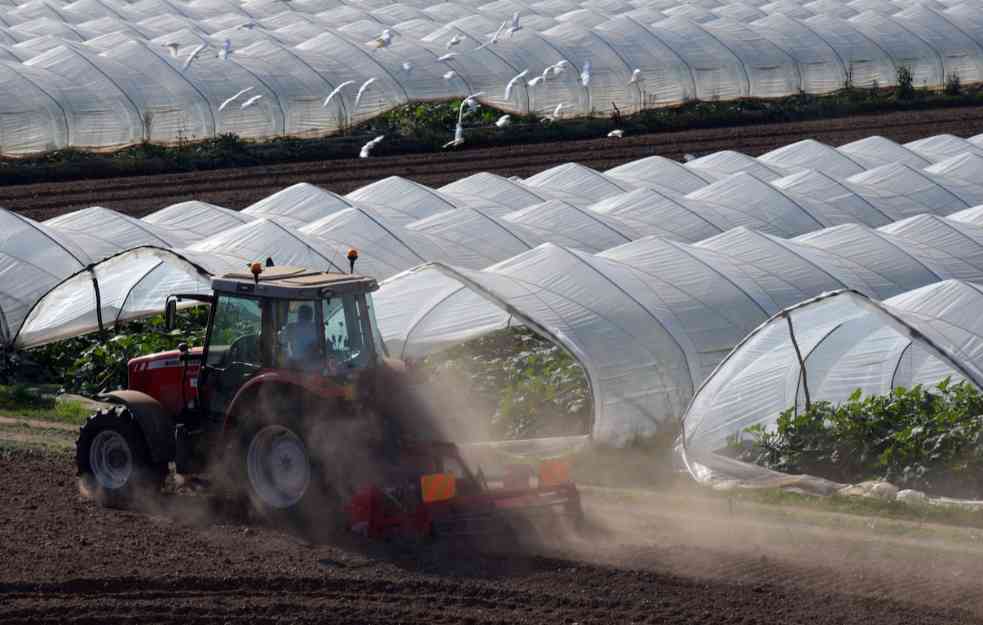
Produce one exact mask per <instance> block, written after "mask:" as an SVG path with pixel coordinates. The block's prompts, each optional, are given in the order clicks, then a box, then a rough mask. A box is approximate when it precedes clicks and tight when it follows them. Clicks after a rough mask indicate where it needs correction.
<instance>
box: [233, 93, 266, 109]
mask: <svg viewBox="0 0 983 625" xmlns="http://www.w3.org/2000/svg"><path fill="white" fill-rule="evenodd" d="M262 97H263V96H262V95H254V96H253V97H251V98H249V99H248V100H246V101H245V102H243V103H242V105H241V106H240V107H239V108H241V109H247V108H249V107H250V106H252V105H254V104H256V103H257V102H259V100H260V98H262Z"/></svg>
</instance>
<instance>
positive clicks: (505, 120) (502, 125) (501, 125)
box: [495, 115, 512, 128]
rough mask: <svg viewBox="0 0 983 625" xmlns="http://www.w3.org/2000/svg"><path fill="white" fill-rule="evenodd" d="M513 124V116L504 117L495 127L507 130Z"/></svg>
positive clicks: (499, 119) (500, 118)
mask: <svg viewBox="0 0 983 625" xmlns="http://www.w3.org/2000/svg"><path fill="white" fill-rule="evenodd" d="M511 123H512V117H511V116H509V115H502V116H501V117H499V118H498V121H497V122H495V125H496V126H498V127H499V128H507V127H508V126H509V124H511Z"/></svg>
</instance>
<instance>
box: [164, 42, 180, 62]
mask: <svg viewBox="0 0 983 625" xmlns="http://www.w3.org/2000/svg"><path fill="white" fill-rule="evenodd" d="M164 47H165V48H167V49H168V50H170V51H171V56H172V57H174V58H175V59H176V58H177V55H178V52H179V51H180V50H181V46H180V44H176V43H165V44H164Z"/></svg>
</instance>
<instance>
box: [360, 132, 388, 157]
mask: <svg viewBox="0 0 983 625" xmlns="http://www.w3.org/2000/svg"><path fill="white" fill-rule="evenodd" d="M385 138H386V135H379V136H378V137H376V138H375V139H372V140H371V141H369V142H368V143H366V144H365V145H363V146H362V149H361V150H359V152H358V157H359V158H368V157H369V156H370V155H371V154H372V149H373V148H375V146H377V145H379V144H380V143H381V142H382V140H383V139H385Z"/></svg>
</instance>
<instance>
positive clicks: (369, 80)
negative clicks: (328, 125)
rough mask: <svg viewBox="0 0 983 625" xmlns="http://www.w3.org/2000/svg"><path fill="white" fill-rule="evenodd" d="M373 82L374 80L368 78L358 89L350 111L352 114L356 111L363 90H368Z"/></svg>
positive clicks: (363, 92)
mask: <svg viewBox="0 0 983 625" xmlns="http://www.w3.org/2000/svg"><path fill="white" fill-rule="evenodd" d="M374 82H375V78H374V77H373V78H369V79H368V80H366V81H365V82H363V83H362V86H361V87H359V88H358V93H357V94H356V95H355V106H354V107H353V108H352V111H353V112H354V111H356V110H358V104H359V102H361V101H362V96H363V95H364V94H365V90H366V89H368V88H369V85H371V84H372V83H374Z"/></svg>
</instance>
